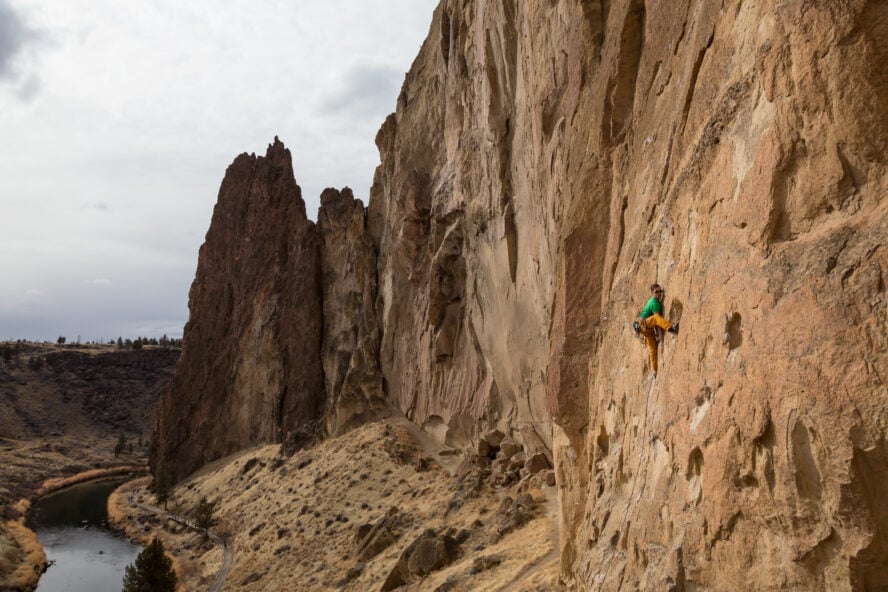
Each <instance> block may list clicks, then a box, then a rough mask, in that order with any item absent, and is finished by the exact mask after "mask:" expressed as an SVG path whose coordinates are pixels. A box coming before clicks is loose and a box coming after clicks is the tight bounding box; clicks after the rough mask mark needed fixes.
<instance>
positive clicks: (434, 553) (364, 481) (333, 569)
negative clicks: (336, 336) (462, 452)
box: [112, 421, 559, 592]
mask: <svg viewBox="0 0 888 592" xmlns="http://www.w3.org/2000/svg"><path fill="white" fill-rule="evenodd" d="M405 423H406V422H403V421H402V422H396V421H388V422H386V421H379V422H375V423H370V424H366V425H364V426H362V427H360V428H358V429H356V430H354V431H352V432H349V433H347V434H345V435H343V436H340V437H337V438H334V439H331V440H328V441H325V442H323V443H322V444H320V445H318V446H316V447H314V448H310V449H306V450H302V451H300V452H299V453H297V454H295V455H293V456H291V457H289V458H284V457H281V456H280V447H279V446H264V447H258V448H252V449H248V450H245V451H243V452H241V453H238V454H236V455H233V456H230V457H227V458H225V459H223V460H221V461H217V462H216V463H213V464H212V465H209V466H207V467H205V468H204V469H203V470H201V471H199V472H198V473H196V474H195V475H193V476H192V477H191V478H189V479H188V480H186V481H184V482H182V483H181V484H180V485H179V486H178V487H177V488H176V490H175V494H174V496H173V498H172V499H171V501H170V502H169V504H168V508H169V510H170V511H172V512H176V513H179V514H182V515H185V516H187V515H189V513H190V512H191V510H193V508H195V507H196V506H197V503H198V501H199V500H200V498H201V497H206V498H207V499H208V500H210V501H214V502H216V503H217V510H216V514H215V515H216V517H217V518H218V520H219V523H218V524H217V525H216V526H215V527H214V528H213V530H215V531H216V532H217V533H219V534H220V535H221V536H222V537H223V538H224V539H225V540H226V541H228V542H229V544H230V546H231V548H232V551H233V565H232V569H231V572H230V574H229V576H228V578H227V580H226V584H225V589H233V590H245V591H250V590H254V591H274V590H280V591H292V590H300V591H303V590H304V591H322V590H352V591H355V592H357V591H362V592H363V591H369V590H393V589H395V588H397V587H398V586H404V587H402V588H399V589H401V590H417V591H419V590H429V591H434V590H440V591H444V590H491V591H492V590H515V591H521V590H523V591H531V590H540V591H542V590H558V589H559V587H558V584H557V576H558V565H559V564H558V556H557V542H556V541H557V537H556V533H555V516H554V514H553V512H554V504H553V503H552V501H551V499H550V498H551V497H552V496H553V495H554V488H553V487H550V486H548V485H546V484H545V483H544V482H543V481H544V478H543V477H542V473H541V474H539V475H526V476H525V477H524V478H523V479H521V480H520V481H518V482H515V483H512V484H511V485H510V486H508V487H499V486H496V485H495V484H494V483H493V481H494V480H493V479H491V476H492V475H489V474H487V472H486V471H485V470H483V469H479V468H477V467H476V466H474V465H475V464H476V463H474V459H468V460H466V461H464V462H462V466H461V467H460V468H459V470H458V471H456V473H457V474H456V475H454V476H451V475H450V474H449V473H448V471H447V470H445V469H444V468H442V466H441V465H440V464H439V461H440V459H442V458H443V459H444V462H445V463H447V464H448V465H453V464H455V462H453V461H454V460H455V461H456V462H458V461H459V459H452V458H451V459H450V462H448V459H447V457H446V456H445V457H440V456H438V455H437V454H436V453H437V452H438V450H437V449H430V448H424V446H423V445H421V444H420V443H419V442H418V441H417V440H416V439H414V438H413V436H411V435H410V433H409V432H408V430H407V429H406V427H405ZM128 495H129V493H126V494H125V495H124V494H120V495H117V496H115V498H114V500H113V502H112V503H113V504H114V505H115V508H112V513H114V514H116V515H118V516H124V515H125V516H126V518H125V527H126V529H127V530H128V532H129V533H130V534H131V535H132V536H136V537H137V538H141V539H143V540H148V539H150V537H151V536H153V535H154V534H159V535H160V536H161V537H163V539H164V541H165V546H166V547H167V549H168V550H169V551H171V554H172V555H173V557H174V558H175V561H176V566H177V570H178V571H179V572H180V574H179V575H180V578H181V579H182V583H183V588H184V589H187V590H196V589H200V587H203V586H206V585H208V584H209V583H210V582H212V580H213V578H214V577H215V574H216V571H217V570H218V569H219V567H220V566H221V562H222V551H221V549H220V547H218V546H216V545H213V544H212V543H210V542H206V541H204V539H203V536H202V535H201V534H198V533H195V532H193V531H191V530H188V529H186V528H184V527H183V526H181V525H178V524H176V523H174V522H172V521H170V520H167V519H160V518H157V517H152V516H148V515H147V514H145V513H144V512H143V511H138V512H136V511H135V510H134V507H133V506H130V505H129V504H128V503H127V497H128ZM134 497H135V499H136V500H138V501H142V502H144V503H148V504H155V499H154V496H153V495H152V494H149V493H147V492H146V490H145V487H144V484H141V485H140V486H138V487H137V488H136V489H135V494H134Z"/></svg>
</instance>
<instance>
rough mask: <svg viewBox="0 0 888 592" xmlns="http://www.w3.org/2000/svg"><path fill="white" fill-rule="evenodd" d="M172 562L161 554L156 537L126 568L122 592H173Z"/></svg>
mask: <svg viewBox="0 0 888 592" xmlns="http://www.w3.org/2000/svg"><path fill="white" fill-rule="evenodd" d="M177 583H178V582H177V578H176V572H175V571H173V561H172V559H170V558H169V557H167V556H166V555H165V554H164V552H163V543H162V542H161V540H160V539H159V538H157V537H154V539H153V540H152V541H151V543H149V544H148V546H147V547H145V548H144V549H142V551H141V552H140V553H139V554H138V555H137V556H136V559H135V561H133V563H131V564H130V565H127V566H126V570H125V572H124V576H123V592H175V590H176V584H177Z"/></svg>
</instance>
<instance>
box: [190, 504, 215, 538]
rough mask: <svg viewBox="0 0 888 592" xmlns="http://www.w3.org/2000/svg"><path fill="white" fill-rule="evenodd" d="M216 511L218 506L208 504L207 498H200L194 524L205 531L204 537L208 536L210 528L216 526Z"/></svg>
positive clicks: (195, 511)
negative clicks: (214, 514)
mask: <svg viewBox="0 0 888 592" xmlns="http://www.w3.org/2000/svg"><path fill="white" fill-rule="evenodd" d="M215 511H216V504H215V503H214V502H208V501H207V498H205V497H202V498H200V501H199V502H198V503H197V508H195V510H194V523H195V525H197V527H198V528H199V529H201V530H202V531H203V533H204V536H207V531H208V530H209V528H210V527H211V526H213V525H214V524H216V519H215V517H214V516H213V513H214V512H215Z"/></svg>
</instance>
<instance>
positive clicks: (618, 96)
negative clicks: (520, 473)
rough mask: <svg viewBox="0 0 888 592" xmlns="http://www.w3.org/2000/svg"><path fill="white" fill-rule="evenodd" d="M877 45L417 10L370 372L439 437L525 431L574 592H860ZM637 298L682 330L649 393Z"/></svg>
mask: <svg viewBox="0 0 888 592" xmlns="http://www.w3.org/2000/svg"><path fill="white" fill-rule="evenodd" d="M886 26H888V7H886V6H885V5H884V4H883V3H879V2H866V1H863V0H860V1H852V2H843V3H834V2H803V1H801V0H799V1H791V2H776V1H774V2H771V1H769V2H759V3H749V2H740V1H739V0H738V1H733V2H730V1H729V2H706V1H703V2H693V1H690V0H685V1H682V0H679V1H677V2H668V3H666V2H644V1H642V0H620V1H613V2H574V1H568V0H562V1H553V2H520V1H519V2H484V1H480V0H479V1H474V2H459V1H455V0H445V1H444V2H442V3H441V6H440V7H439V9H438V11H437V12H436V15H435V19H434V22H433V24H432V28H431V32H430V37H429V39H428V40H427V42H426V44H425V45H424V46H423V48H422V50H421V52H420V55H419V56H418V58H417V60H416V62H415V63H414V66H413V69H412V70H411V73H410V74H409V75H408V78H407V81H406V83H405V86H404V89H403V92H402V95H401V97H400V99H399V103H398V111H397V113H396V114H395V115H394V116H392V117H391V118H390V119H389V120H388V121H387V122H386V124H385V125H384V126H383V129H382V130H381V131H380V134H379V136H378V138H377V141H378V144H379V146H380V152H381V157H382V165H381V167H380V169H379V170H378V171H377V180H376V184H375V186H374V192H373V195H372V198H371V202H370V227H371V231H372V232H373V233H374V237H375V238H376V240H378V242H379V244H380V267H379V269H380V294H381V297H382V302H383V304H382V307H383V314H382V323H383V340H382V359H381V361H382V368H383V373H384V374H385V376H386V379H387V381H388V389H389V390H388V392H389V395H390V396H391V397H392V398H393V400H394V401H395V402H397V404H398V405H399V406H401V408H402V409H404V410H405V411H406V412H407V413H408V415H410V416H411V417H412V418H413V419H414V420H416V421H418V422H420V423H424V424H425V425H426V427H427V428H428V429H430V431H432V432H435V433H437V434H438V435H439V436H440V437H441V438H443V439H450V440H451V441H453V442H454V443H459V442H462V441H465V440H468V439H470V438H471V437H472V436H473V434H475V433H477V431H478V430H480V429H484V428H486V427H490V426H499V427H502V428H504V429H505V430H506V431H520V427H521V426H529V427H532V428H534V429H535V430H536V431H537V432H539V433H541V434H543V435H544V438H545V439H546V440H547V441H552V440H550V439H549V438H550V435H549V431H548V430H549V425H550V424H549V419H548V417H547V415H548V413H550V414H551V417H552V419H553V421H554V423H555V424H557V426H558V427H557V428H556V429H555V431H554V444H555V455H556V460H557V465H558V467H557V468H558V474H559V484H560V497H561V505H562V516H563V530H562V532H563V540H562V543H563V562H564V577H565V580H566V581H568V582H570V583H571V585H572V586H573V587H575V588H577V589H580V590H586V589H588V590H598V589H605V590H615V589H621V588H627V589H634V588H635V587H640V588H642V589H656V588H659V587H666V588H667V589H668V588H669V587H670V586H671V587H673V588H674V589H684V590H690V589H722V590H727V589H736V585H737V582H739V581H742V582H748V585H749V586H750V587H752V588H754V589H764V590H767V589H780V588H785V587H794V588H800V589H823V590H833V589H854V590H863V589H877V588H879V587H880V586H884V585H888V580H886V574H885V572H884V570H883V568H882V567H881V565H883V564H884V560H885V558H886V557H885V553H886V552H888V548H886V546H885V531H886V528H888V523H886V520H885V519H886V516H885V515H884V512H883V511H882V510H880V509H879V508H880V505H879V504H878V503H877V501H876V500H877V499H879V498H880V497H881V496H882V494H883V493H884V491H883V489H884V488H883V486H882V485H881V483H882V478H881V476H883V475H884V474H885V472H886V468H888V465H886V462H885V461H886V460H888V457H886V455H885V448H884V444H883V441H884V429H885V428H884V425H885V419H886V415H888V412H886V407H885V403H884V401H885V395H886V390H885V385H884V382H883V377H884V376H885V375H886V372H888V368H886V362H885V360H886V359H888V358H886V356H885V354H886V353H888V344H886V340H885V337H884V336H885V334H886V333H885V329H886V325H885V323H886V321H885V312H886V308H885V302H886V300H885V286H884V278H883V271H882V270H883V268H884V265H885V263H886V261H885V257H886V255H885V250H884V246H883V243H884V237H885V236H888V234H886V222H885V219H886V218H885V207H886V206H885V205H884V201H883V200H882V195H884V191H885V156H884V155H885V147H886V140H888V133H886V123H885V121H884V113H885V112H886V107H888V94H886V93H888V78H886V76H885V74H884V69H883V68H881V67H880V66H879V64H881V63H883V60H884V58H885V57H886V51H888V45H886V42H885V39H888V29H886ZM655 280H657V281H660V282H661V283H663V284H664V285H665V286H666V287H667V298H666V302H665V304H666V307H667V311H668V314H669V316H670V317H671V318H672V319H673V320H679V319H681V321H682V332H681V334H680V336H679V337H678V338H677V339H673V338H671V337H670V338H669V339H667V340H666V343H665V344H664V346H663V349H662V352H661V372H660V377H659V380H658V381H657V382H656V383H653V384H652V382H651V379H650V375H649V372H648V370H647V369H646V363H647V361H646V360H647V355H646V351H645V349H644V348H643V347H640V346H639V345H638V344H637V343H636V342H635V340H634V338H632V336H631V335H630V328H629V325H630V323H631V320H632V318H633V316H634V315H636V314H637V313H638V311H639V310H640V308H641V306H642V305H643V304H644V301H645V300H646V298H647V296H648V294H647V285H648V284H649V283H651V282H652V281H655ZM544 392H545V393H546V394H545V395H544ZM546 411H548V413H547V412H546Z"/></svg>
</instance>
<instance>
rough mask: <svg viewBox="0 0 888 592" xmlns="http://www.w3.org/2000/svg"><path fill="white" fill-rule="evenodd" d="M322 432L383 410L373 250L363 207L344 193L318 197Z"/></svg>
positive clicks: (361, 420)
mask: <svg viewBox="0 0 888 592" xmlns="http://www.w3.org/2000/svg"><path fill="white" fill-rule="evenodd" d="M318 230H319V231H320V234H321V236H322V245H321V268H322V269H323V280H322V289H323V304H324V339H323V350H322V358H323V367H324V377H325V379H326V392H327V407H326V428H327V433H328V434H329V435H336V434H339V433H341V432H342V431H343V430H345V429H348V428H353V427H355V426H357V425H360V424H362V423H364V422H365V421H367V420H368V419H373V418H375V417H377V416H378V415H379V414H381V413H383V412H384V410H385V409H386V408H387V404H386V402H385V396H384V394H383V388H382V373H381V372H380V369H379V340H380V336H381V330H380V326H379V320H378V314H377V311H376V304H377V290H376V247H375V245H374V244H373V242H372V241H371V239H370V235H369V234H368V232H367V226H366V214H365V212H364V204H363V203H361V201H360V200H358V199H355V198H354V195H353V194H352V191H351V190H350V189H348V188H345V189H343V190H342V191H341V192H340V191H337V190H335V189H327V190H325V191H324V192H323V193H322V194H321V209H320V210H319V211H318Z"/></svg>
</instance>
